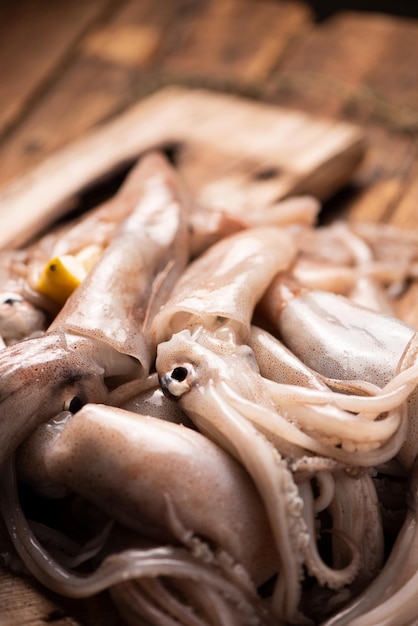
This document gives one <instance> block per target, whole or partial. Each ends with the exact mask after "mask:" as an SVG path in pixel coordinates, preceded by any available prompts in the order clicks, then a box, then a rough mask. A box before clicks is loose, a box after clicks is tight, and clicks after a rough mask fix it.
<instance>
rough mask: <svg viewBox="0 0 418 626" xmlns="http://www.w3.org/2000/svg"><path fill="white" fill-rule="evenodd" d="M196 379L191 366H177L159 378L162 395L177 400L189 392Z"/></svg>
mask: <svg viewBox="0 0 418 626" xmlns="http://www.w3.org/2000/svg"><path fill="white" fill-rule="evenodd" d="M195 378H196V374H195V371H194V368H193V366H192V365H191V364H189V363H188V364H187V366H184V365H177V366H176V367H174V368H173V369H172V370H171V371H170V372H167V374H163V375H161V376H160V377H159V381H160V386H161V389H162V391H163V394H164V395H165V396H167V398H171V399H172V400H178V399H179V398H180V397H181V396H182V395H183V394H184V393H186V392H187V391H189V390H190V388H191V386H192V385H193V382H194V380H195Z"/></svg>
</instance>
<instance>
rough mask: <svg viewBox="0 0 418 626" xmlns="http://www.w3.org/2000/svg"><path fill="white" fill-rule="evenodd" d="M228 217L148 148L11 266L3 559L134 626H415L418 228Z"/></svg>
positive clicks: (311, 206) (285, 204) (275, 209)
mask: <svg viewBox="0 0 418 626" xmlns="http://www.w3.org/2000/svg"><path fill="white" fill-rule="evenodd" d="M200 204H202V203H200ZM225 204H226V206H225V210H220V209H219V208H217V209H211V208H210V207H209V206H201V205H200V206H197V203H196V202H194V201H193V199H192V200H191V199H190V198H189V197H188V194H187V189H185V188H184V185H183V183H182V181H181V180H180V178H179V176H178V172H177V171H176V170H175V168H174V167H172V165H170V163H169V162H168V161H167V160H166V159H165V157H164V155H163V154H162V153H158V152H153V153H149V154H147V155H145V156H143V157H142V158H141V159H140V160H139V162H138V163H137V164H136V165H135V166H134V168H133V169H132V170H131V171H130V173H129V174H128V176H127V178H126V179H125V181H124V183H123V184H122V186H121V187H120V189H119V191H118V192H117V193H116V194H115V195H114V196H113V197H112V198H110V199H109V200H108V201H106V202H105V203H104V204H102V205H101V206H99V207H96V208H94V209H92V210H91V211H90V212H88V213H86V214H85V215H83V216H82V217H79V218H77V220H75V221H73V222H71V223H68V224H66V225H61V226H59V227H57V228H55V229H54V230H53V231H51V232H50V233H48V234H47V235H44V236H42V237H40V238H39V239H38V240H37V241H36V242H34V243H31V244H30V245H28V246H27V247H25V248H22V249H20V250H13V251H12V250H10V251H6V250H5V251H3V252H1V253H0V263H1V268H2V269H1V273H2V275H1V277H0V278H1V287H0V289H1V296H0V298H1V303H0V335H1V336H2V339H3V346H2V347H1V349H0V467H1V473H0V481H1V485H0V513H1V519H2V522H1V523H2V524H3V531H4V533H3V534H4V538H3V540H2V543H1V544H0V559H1V564H2V566H3V567H8V568H10V569H11V570H13V571H14V572H15V573H17V574H18V575H22V576H33V577H35V578H36V579H37V580H38V581H39V582H40V583H41V584H42V585H43V586H44V587H46V588H48V589H49V590H52V591H54V592H56V593H58V594H61V595H63V596H67V597H70V598H86V597H89V596H92V595H94V594H97V593H99V592H101V591H103V590H108V592H109V594H110V596H111V598H112V600H113V602H114V604H115V606H116V607H117V609H118V610H119V611H120V614H121V616H122V617H123V619H124V620H125V621H126V623H128V624H133V625H136V624H137V625H145V624H151V625H152V624H155V625H158V626H176V625H177V626H178V625H179V624H181V625H184V626H207V625H211V626H251V625H254V626H255V625H257V624H259V625H273V624H274V625H276V626H281V625H290V624H295V625H313V624H321V625H324V626H325V625H326V626H345V625H350V626H376V624H379V625H380V626H383V625H385V626H389V625H392V624H393V625H395V624H396V626H401V625H405V626H406V625H408V624H416V623H417V619H418V610H417V608H416V600H415V598H416V594H417V593H418V525H417V524H418V507H417V502H418V472H417V461H416V457H417V453H418V391H417V383H418V335H417V332H416V330H415V328H414V327H413V326H411V325H410V324H409V323H406V322H405V321H403V320H401V319H400V318H399V317H398V315H396V314H395V312H394V311H395V308H396V301H397V298H398V297H399V295H400V294H402V293H403V292H404V291H405V289H407V288H408V287H410V285H411V283H412V282H413V281H414V280H416V278H417V276H418V234H415V233H407V232H402V231H400V230H397V229H395V228H394V227H390V226H376V225H372V224H358V223H353V224H349V223H345V222H335V223H333V224H331V225H328V226H320V227H319V226H317V225H316V224H317V216H318V212H319V208H320V207H319V203H318V202H317V201H316V200H315V199H314V198H312V197H309V196H300V197H294V198H288V199H286V200H283V201H282V202H279V203H277V205H274V206H267V207H258V209H257V211H248V212H246V213H245V214H231V213H230V212H228V206H227V201H226V202H225ZM92 247H93V248H94V254H93V255H91V254H90V252H91V250H92ZM86 250H87V251H89V254H88V255H87V256H89V258H90V259H91V258H92V256H93V257H94V261H91V263H90V265H89V267H88V270H86V272H85V276H84V277H83V279H82V280H80V282H79V284H78V285H77V286H75V288H74V289H72V290H70V292H69V293H66V292H65V289H64V287H63V293H64V292H65V296H63V297H62V298H60V297H57V292H56V291H55V292H51V293H50V294H49V292H48V290H45V289H44V290H42V289H40V288H39V285H40V284H42V280H41V278H40V277H41V275H42V272H43V271H44V270H45V267H47V268H49V270H50V271H56V269H57V268H56V263H51V262H50V259H56V258H62V257H64V256H65V257H72V258H76V257H77V258H80V255H81V256H83V255H84V256H86V254H87V253H86ZM48 263H49V265H48ZM58 291H59V290H58ZM48 294H49V295H51V294H52V296H53V297H49V295H48ZM0 611H1V609H0Z"/></svg>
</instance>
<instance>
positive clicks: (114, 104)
mask: <svg viewBox="0 0 418 626" xmlns="http://www.w3.org/2000/svg"><path fill="white" fill-rule="evenodd" d="M28 1H29V0H25V3H24V4H26V2H28ZM31 1H35V0H31ZM94 1H100V0H89V2H94ZM78 3H80V4H83V2H82V0H78ZM52 4H54V5H55V4H56V3H52ZM69 4H70V5H71V4H72V3H69ZM189 4H190V2H189V0H171V1H170V2H164V3H159V2H155V1H154V0H141V2H137V0H124V1H123V2H119V3H115V11H114V12H112V13H110V14H109V15H104V16H103V19H102V21H101V23H100V24H98V25H97V27H96V28H95V29H94V30H92V31H89V32H88V33H87V34H86V36H85V37H84V38H83V39H82V40H81V41H80V43H79V45H78V47H77V48H76V50H75V51H74V54H73V58H72V59H71V62H69V63H68V64H67V65H66V66H65V67H62V68H61V71H60V74H59V76H58V77H57V79H56V80H55V82H54V83H53V84H51V85H50V86H49V89H47V90H45V93H43V94H42V97H39V98H38V100H37V101H36V102H35V103H33V106H32V108H31V113H30V115H28V116H26V118H25V120H24V121H22V123H21V124H20V125H19V127H18V128H17V129H16V131H15V132H14V133H12V134H11V135H10V136H9V137H8V138H7V140H5V141H3V142H2V144H1V146H0V184H3V183H4V182H5V181H6V180H10V179H11V178H13V177H15V176H17V175H18V174H20V173H22V172H23V171H25V170H27V169H29V168H30V167H32V166H33V165H35V164H36V163H39V162H40V161H42V160H43V159H44V158H45V156H46V155H48V154H51V153H52V152H53V151H55V150H57V149H58V148H60V147H61V146H63V145H65V144H67V143H69V142H70V141H73V140H74V139H76V138H77V137H80V136H81V135H82V134H83V133H85V132H86V131H87V130H89V129H90V128H92V127H93V126H94V125H97V124H98V123H100V122H102V121H103V120H105V119H108V118H109V117H110V116H111V115H112V114H115V113H116V112H119V111H121V110H123V109H124V108H126V106H127V104H128V103H132V102H133V101H134V100H135V99H137V98H138V96H139V95H141V94H142V93H143V92H144V91H145V92H147V91H150V87H149V81H150V75H151V74H152V68H153V64H154V63H157V61H158V54H159V50H160V46H161V44H162V43H163V42H164V41H165V37H166V33H167V32H168V31H170V30H171V29H172V28H173V23H177V24H179V23H180V22H181V15H182V11H183V9H184V7H185V6H189ZM196 4H197V6H196V9H193V10H198V9H199V5H200V3H196ZM58 5H59V6H61V3H58ZM83 6H84V5H83ZM57 11H58V10H57ZM58 12H59V11H58ZM86 13H87V11H86ZM34 33H35V34H34V36H36V37H39V36H40V35H41V34H42V30H41V28H40V26H38V25H37V24H36V23H35V26H34ZM152 75H153V76H154V75H157V72H155V73H154V74H152Z"/></svg>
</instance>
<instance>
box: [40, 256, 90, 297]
mask: <svg viewBox="0 0 418 626" xmlns="http://www.w3.org/2000/svg"><path fill="white" fill-rule="evenodd" d="M86 275H87V270H86V268H85V266H84V264H83V263H82V262H81V261H80V260H79V259H77V257H75V256H72V255H70V254H64V255H62V256H57V257H55V258H54V259H51V260H50V261H48V263H47V264H46V266H45V267H44V269H43V271H42V274H41V275H40V277H39V281H38V284H37V288H38V291H39V293H41V294H42V295H44V296H46V297H47V298H50V299H51V300H53V301H54V302H56V303H57V304H60V305H63V304H64V302H65V301H66V300H67V298H68V297H69V296H70V295H71V294H72V292H73V291H74V289H76V287H78V285H79V284H80V283H81V281H82V280H84V278H85V277H86Z"/></svg>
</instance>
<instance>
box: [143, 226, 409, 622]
mask: <svg viewBox="0 0 418 626" xmlns="http://www.w3.org/2000/svg"><path fill="white" fill-rule="evenodd" d="M295 254H296V247H295V243H294V240H293V238H292V235H291V233H290V232H289V231H287V230H283V229H273V228H269V229H265V228H254V229H248V230H247V231H245V232H243V233H239V234H236V235H233V236H231V237H229V238H227V239H225V240H223V241H222V242H219V243H218V244H216V245H215V246H213V247H212V248H211V249H210V250H208V251H207V252H206V253H205V254H203V255H202V256H201V257H199V258H198V259H197V260H195V261H194V262H193V263H192V264H190V265H189V267H188V268H187V269H186V271H185V272H184V273H183V275H182V277H181V278H180V280H179V281H178V283H177V284H176V286H175V288H174V290H173V292H172V294H171V296H170V298H169V300H168V302H167V303H166V304H165V305H164V306H163V307H162V308H161V310H160V311H159V313H158V314H157V315H156V316H155V319H154V323H153V334H154V336H155V343H156V344H158V350H157V361H156V369H157V372H158V375H159V380H160V384H161V387H162V389H163V391H164V392H165V393H166V395H167V396H168V397H170V398H172V399H173V400H175V401H176V402H177V403H178V404H179V405H180V407H181V408H182V410H183V411H184V412H185V413H186V414H187V415H188V416H189V418H190V419H191V420H192V421H193V423H194V424H195V426H196V427H197V429H198V430H199V431H201V432H202V433H203V434H205V435H206V436H207V437H209V438H210V439H212V440H213V441H215V442H216V443H217V444H219V445H220V446H222V447H223V448H224V449H225V450H227V451H228V452H229V453H230V454H232V455H233V456H234V457H235V458H237V459H238V460H239V461H240V462H241V463H242V464H243V466H244V467H245V468H246V470H247V471H248V473H249V474H250V475H251V477H252V479H253V480H254V482H255V484H256V486H257V488H258V490H259V492H260V494H261V497H262V498H263V502H264V506H265V507H266V510H267V513H268V517H269V521H270V525H271V527H272V532H273V536H274V539H275V545H276V550H277V553H278V557H279V562H278V570H279V576H278V581H277V583H276V587H275V591H274V593H273V596H272V599H271V610H272V614H273V615H275V617H276V619H279V620H280V619H281V620H284V621H289V622H297V623H303V621H304V617H303V616H302V615H301V614H300V611H299V609H300V606H299V603H300V594H301V588H300V583H301V579H302V574H303V572H302V569H303V566H306V567H307V568H308V570H309V572H310V573H311V574H312V575H313V576H316V577H317V579H318V580H319V581H320V582H321V584H326V585H329V586H331V587H335V588H337V587H339V586H343V585H344V584H348V583H350V582H352V581H353V579H354V578H355V577H356V575H357V574H358V572H359V570H360V569H361V567H362V565H361V563H360V558H359V556H358V554H357V551H356V548H355V547H354V545H353V543H354V542H351V544H350V547H349V551H350V550H351V552H352V556H353V558H352V560H351V562H350V563H349V564H348V565H347V566H346V567H344V568H342V570H341V571H339V572H338V573H336V572H335V571H334V570H332V568H329V567H327V566H325V564H324V563H323V562H322V560H321V558H320V556H319V555H318V553H317V551H316V547H315V542H316V539H315V529H314V526H315V524H314V522H313V518H311V517H310V514H309V513H307V514H306V515H307V516H306V515H305V514H304V512H303V511H304V509H307V505H304V500H305V499H307V501H308V499H309V497H308V493H307V492H306V489H304V491H303V494H302V493H301V492H300V489H299V488H298V486H297V484H296V483H295V473H294V471H292V468H291V465H290V464H289V459H292V458H293V459H295V458H297V459H303V458H306V457H307V461H306V463H305V468H304V469H301V467H302V465H301V466H300V468H299V471H301V473H302V475H303V472H305V474H306V473H307V474H308V477H309V476H312V475H315V473H316V471H317V470H319V469H324V466H326V465H327V464H326V463H325V462H324V461H323V458H322V459H321V458H319V457H321V456H322V457H329V456H331V458H333V459H334V461H335V463H334V466H332V464H331V466H329V467H331V468H332V470H336V469H341V468H342V467H346V466H348V465H350V457H351V454H350V453H351V449H350V450H344V449H341V448H340V447H339V446H338V445H337V444H340V443H341V441H343V440H344V437H345V436H346V433H347V430H348V428H349V424H350V425H351V424H352V421H353V420H354V421H355V419H358V420H359V421H361V422H363V421H366V422H367V423H369V422H370V420H369V419H368V418H363V417H358V418H356V417H353V415H352V411H353V410H354V411H356V410H361V409H360V408H359V409H357V407H361V406H362V402H360V400H361V401H363V400H366V401H367V402H369V406H368V407H367V409H366V410H369V411H371V412H372V413H373V412H374V413H375V412H376V411H377V412H379V408H380V403H381V399H380V398H376V397H374V396H372V395H371V396H370V397H369V398H359V397H358V395H354V394H353V395H352V396H347V394H343V393H338V392H335V391H333V390H331V389H329V388H328V387H326V385H324V383H323V382H322V381H320V379H319V377H318V376H316V377H315V374H314V373H313V372H308V371H307V368H306V367H305V368H304V366H303V364H299V365H300V366H299V365H298V364H296V363H295V361H296V358H293V362H291V361H292V358H291V357H289V359H290V362H289V364H288V366H283V368H284V369H285V368H286V367H287V368H288V370H287V371H288V375H289V372H292V375H293V376H294V379H295V381H296V380H299V383H300V382H301V380H302V379H303V380H305V381H306V380H310V381H311V384H310V387H311V389H309V390H308V389H306V388H304V387H302V386H301V385H300V384H294V385H292V384H286V385H285V384H282V383H280V382H278V381H272V380H269V379H268V378H266V377H264V376H263V375H262V373H261V371H260V370H262V369H263V368H264V366H265V364H266V363H267V364H268V362H269V361H270V363H271V369H273V370H274V369H277V370H279V369H280V368H281V363H282V362H283V361H282V359H281V358H277V354H276V355H275V354H274V349H275V348H274V347H271V346H270V347H267V348H266V345H265V344H264V346H263V347H262V348H260V341H259V339H254V333H255V332H256V331H255V329H254V327H252V325H251V321H252V317H253V313H254V309H255V306H256V304H257V302H258V301H259V300H260V299H261V298H262V296H263V293H264V292H265V291H266V290H268V288H269V284H270V283H271V282H272V280H273V278H274V276H275V275H277V274H278V273H279V272H283V271H286V270H287V269H288V268H289V267H290V266H291V264H292V262H293V260H294V258H295ZM260 332H261V333H262V332H263V331H261V330H260V331H259V333H260ZM265 336H266V334H265ZM272 339H273V342H274V338H272ZM257 342H258V344H259V349H258V350H257V348H256V346H255V344H256V343H257ZM263 349H264V350H265V358H262V357H261V353H262V350H263ZM282 352H283V351H282ZM267 368H268V365H267V366H266V369H267ZM283 368H282V369H283ZM264 373H266V374H267V371H266V370H265V372H264ZM314 380H315V383H314V384H312V381H314ZM389 393H390V392H389V391H388V394H389ZM405 398H406V392H405V393H404V395H402V396H401V397H400V398H399V397H396V398H395V399H393V400H392V403H393V409H394V411H395V409H396V410H397V409H398V405H399V404H400V403H402V401H403V400H405ZM324 410H325V411H326V413H325V415H326V417H325V418H324V417H323V412H324ZM399 413H400V412H399V411H398V410H397V412H396V413H394V414H393V415H391V416H390V417H389V418H388V423H385V424H383V425H381V424H379V425H378V426H377V427H376V428H377V430H378V431H379V433H380V430H381V429H382V430H385V431H386V429H387V431H386V433H387V435H386V436H387V438H388V439H389V438H390V436H391V435H392V434H393V432H394V431H396V429H397V428H398V427H399V424H400V422H401V421H402V419H401V418H402V417H403V416H402V415H400V414H399ZM321 419H322V420H323V419H327V420H328V421H330V420H331V427H330V426H328V430H330V429H331V430H332V426H333V425H334V424H335V436H329V435H328V433H327V432H323V438H322V440H318V439H317V438H315V437H313V436H311V435H310V433H309V432H304V430H303V428H301V427H300V426H299V424H300V423H301V422H302V420H303V421H304V425H305V427H306V428H305V429H306V430H311V431H312V430H313V431H314V430H315V424H319V423H320V420H321ZM403 421H404V420H403ZM309 422H310V425H309ZM298 423H299V424H298ZM388 448H389V449H386V450H385V451H384V453H383V454H386V455H390V456H391V455H393V447H392V444H391V443H390V444H389V445H388ZM330 453H331V454H330ZM313 455H316V457H315V456H313ZM362 455H363V451H359V457H360V459H361V457H362ZM352 462H353V461H351V463H352ZM363 462H364V464H365V461H363ZM306 468H308V469H306ZM300 481H302V478H301V479H300ZM374 519H375V520H376V525H377V531H376V532H377V533H378V534H379V532H381V526H380V517H379V515H378V513H377V511H375V513H374Z"/></svg>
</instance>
